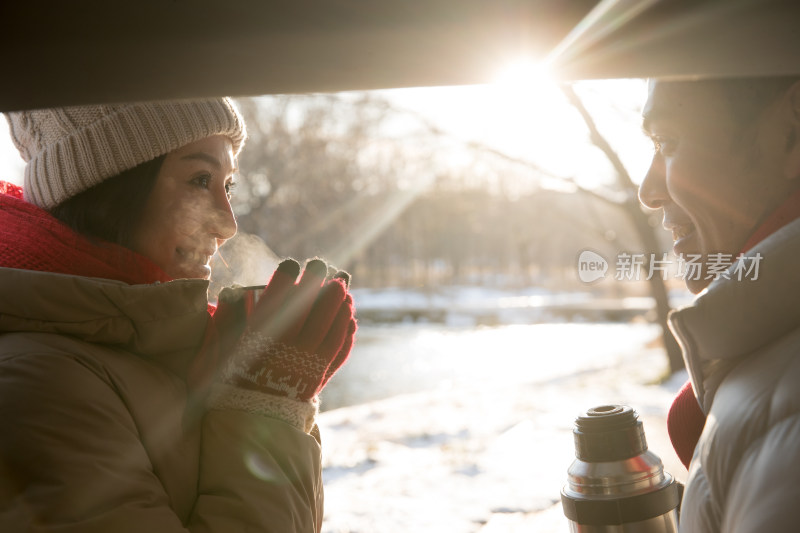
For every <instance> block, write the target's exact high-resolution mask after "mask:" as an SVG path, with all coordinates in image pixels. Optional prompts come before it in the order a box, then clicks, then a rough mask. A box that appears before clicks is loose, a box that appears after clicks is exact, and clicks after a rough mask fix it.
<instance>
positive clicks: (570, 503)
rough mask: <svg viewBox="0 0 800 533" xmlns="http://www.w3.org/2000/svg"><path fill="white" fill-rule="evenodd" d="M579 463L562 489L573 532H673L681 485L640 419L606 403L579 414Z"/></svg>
mask: <svg viewBox="0 0 800 533" xmlns="http://www.w3.org/2000/svg"><path fill="white" fill-rule="evenodd" d="M573 436H574V439H575V457H576V459H575V461H573V463H572V465H570V467H569V469H568V470H567V482H566V484H565V485H564V487H563V488H562V490H561V503H562V505H563V508H564V514H565V515H566V517H567V518H568V519H569V522H570V530H571V531H572V532H573V533H578V532H580V533H674V532H677V531H678V511H677V508H678V505H679V504H680V498H681V491H680V485H679V483H677V482H676V481H675V480H674V479H673V477H672V476H671V475H670V474H669V473H667V472H665V471H664V466H663V464H662V463H661V459H660V458H659V457H658V456H657V455H655V454H654V453H653V452H651V451H649V450H648V449H647V441H646V440H645V437H644V428H643V426H642V422H641V421H640V420H639V416H638V415H637V414H636V412H635V411H634V410H633V409H631V408H630V407H628V406H624V405H602V406H598V407H594V408H592V409H589V410H588V411H586V412H585V413H583V414H581V415H580V416H578V418H577V419H576V420H575V426H574V428H573Z"/></svg>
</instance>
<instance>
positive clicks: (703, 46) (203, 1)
mask: <svg viewBox="0 0 800 533" xmlns="http://www.w3.org/2000/svg"><path fill="white" fill-rule="evenodd" d="M798 21H800V2H796V1H777V0H773V1H770V0H744V1H742V0H716V1H698V0H694V1H686V0H669V1H667V0H663V1H660V2H659V1H652V0H620V1H613V2H597V1H596V0H569V1H567V0H317V1H310V0H283V1H276V0H226V1H224V2H221V1H219V0H191V1H189V0H169V1H164V0H138V1H136V2H127V3H122V2H120V3H109V2H106V1H101V0H71V1H69V2H62V1H50V2H29V1H23V0H13V1H12V0H8V1H5V2H3V3H2V5H0V25H1V27H0V39H1V40H2V69H3V75H2V89H0V110H11V109H21V108H36V107H45V106H53V105H69V104H79V103H100V102H109V101H126V100H142V99H153V98H176V97H194V96H203V95H222V94H227V95H234V96H237V95H254V94H270V93H272V94H277V93H303V92H330V91H341V90H357V89H377V88H391V87H410V86H434V85H459V84H470V83H481V82H485V81H488V80H489V79H490V78H491V76H492V74H493V72H494V71H495V70H496V68H497V65H498V64H500V63H501V62H503V61H507V60H509V59H511V58H514V57H516V56H520V55H530V56H533V57H536V58H539V59H541V58H543V57H548V55H549V56H550V58H551V59H552V61H553V63H552V66H553V69H554V70H555V71H556V73H558V74H559V75H560V76H562V77H563V78H566V79H590V78H620V77H637V78H641V77H686V76H703V77H707V76H752V75H765V74H795V73H800V59H799V58H798V51H800V31H798V27H799V26H800V24H798ZM554 51H555V53H554Z"/></svg>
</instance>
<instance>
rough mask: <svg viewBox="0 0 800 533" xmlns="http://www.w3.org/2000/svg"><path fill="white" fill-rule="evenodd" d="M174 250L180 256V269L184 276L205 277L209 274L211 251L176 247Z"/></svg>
mask: <svg viewBox="0 0 800 533" xmlns="http://www.w3.org/2000/svg"><path fill="white" fill-rule="evenodd" d="M175 251H176V252H177V254H178V257H179V258H180V269H181V270H182V271H183V274H184V275H185V276H186V277H192V278H206V277H208V276H209V275H210V274H211V267H210V266H209V262H210V261H211V256H212V255H213V253H210V254H209V253H207V252H206V251H196V250H185V249H183V248H176V249H175Z"/></svg>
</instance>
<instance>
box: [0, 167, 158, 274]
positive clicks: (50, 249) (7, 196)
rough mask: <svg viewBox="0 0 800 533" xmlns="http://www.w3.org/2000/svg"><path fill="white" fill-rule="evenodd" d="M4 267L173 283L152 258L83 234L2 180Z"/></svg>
mask: <svg viewBox="0 0 800 533" xmlns="http://www.w3.org/2000/svg"><path fill="white" fill-rule="evenodd" d="M0 267H7V268H19V269H25V270H38V271H41V272H55V273H58V274H71V275H75V276H85V277H91V278H104V279H113V280H118V281H123V282H125V283H128V284H131V285H134V284H144V283H153V282H156V281H169V280H170V278H169V277H168V276H167V275H166V274H165V273H164V272H163V271H162V270H161V269H160V268H159V267H157V266H156V265H155V264H154V263H153V262H152V261H150V260H149V259H147V258H146V257H144V256H141V255H139V254H137V253H135V252H133V251H131V250H129V249H127V248H124V247H122V246H119V245H116V244H111V243H108V242H104V241H98V240H90V239H88V238H86V237H84V236H82V235H79V234H78V233H76V232H75V231H73V230H72V229H71V228H69V227H68V226H66V225H65V224H63V223H62V222H60V221H59V220H57V219H56V218H55V217H53V216H52V215H50V213H48V212H47V211H45V210H44V209H41V208H39V207H36V206H35V205H33V204H30V203H28V202H26V201H25V200H23V199H22V188H21V187H19V186H17V185H13V184H11V183H6V182H2V181H0Z"/></svg>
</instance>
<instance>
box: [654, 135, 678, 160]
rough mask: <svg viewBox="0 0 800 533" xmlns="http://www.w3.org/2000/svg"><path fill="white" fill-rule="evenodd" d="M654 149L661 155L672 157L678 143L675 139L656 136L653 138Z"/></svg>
mask: <svg viewBox="0 0 800 533" xmlns="http://www.w3.org/2000/svg"><path fill="white" fill-rule="evenodd" d="M652 139H653V148H654V149H655V151H656V153H659V154H661V155H667V156H668V155H671V154H672V153H674V152H675V148H677V146H678V143H677V141H676V140H675V139H672V138H670V137H661V136H656V137H653V138H652Z"/></svg>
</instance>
